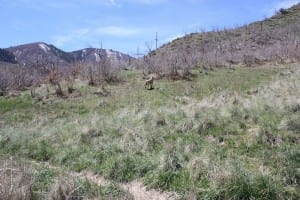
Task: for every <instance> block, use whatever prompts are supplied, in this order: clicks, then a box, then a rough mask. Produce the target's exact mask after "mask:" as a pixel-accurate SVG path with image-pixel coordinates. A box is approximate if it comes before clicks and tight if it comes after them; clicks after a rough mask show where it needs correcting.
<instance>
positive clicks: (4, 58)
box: [0, 49, 17, 63]
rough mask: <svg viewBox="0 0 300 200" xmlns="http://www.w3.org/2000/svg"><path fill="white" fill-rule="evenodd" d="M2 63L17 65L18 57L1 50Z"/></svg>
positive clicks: (0, 59) (0, 58)
mask: <svg viewBox="0 0 300 200" xmlns="http://www.w3.org/2000/svg"><path fill="white" fill-rule="evenodd" d="M0 61H3V62H8V63H17V61H16V57H15V56H14V55H13V54H12V53H11V52H9V51H7V50H5V49H0Z"/></svg>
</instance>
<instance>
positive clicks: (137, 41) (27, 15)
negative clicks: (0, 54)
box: [0, 0, 300, 55]
mask: <svg viewBox="0 0 300 200" xmlns="http://www.w3.org/2000/svg"><path fill="white" fill-rule="evenodd" d="M298 2H300V0H0V25H1V26H0V28H1V30H0V47H1V48H6V47H9V46H15V45H19V44H24V43H31V42H38V41H43V42H46V43H49V44H54V45H55V46H57V47H58V48H61V49H63V50H65V51H73V50H78V49H82V48H87V47H98V48H99V47H101V44H102V47H103V48H107V49H114V50H118V51H122V52H124V53H129V54H132V55H134V54H135V53H137V51H138V49H139V53H143V52H144V51H146V49H147V48H148V47H150V48H152V49H154V48H155V40H154V39H155V34H156V32H157V33H158V45H162V44H164V43H166V42H168V41H170V40H172V39H174V38H176V37H180V36H183V35H185V34H187V33H191V32H196V31H200V30H210V29H212V28H223V27H234V26H238V25H243V24H246V23H250V22H253V21H256V20H262V19H264V18H265V17H268V16H271V15H272V14H274V12H275V10H278V9H279V8H281V7H284V8H287V7H290V6H291V5H294V4H296V3H298Z"/></svg>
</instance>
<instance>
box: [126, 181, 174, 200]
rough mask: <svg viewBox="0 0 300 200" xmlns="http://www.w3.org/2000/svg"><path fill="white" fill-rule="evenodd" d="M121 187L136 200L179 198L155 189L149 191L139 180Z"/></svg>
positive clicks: (169, 199)
mask: <svg viewBox="0 0 300 200" xmlns="http://www.w3.org/2000/svg"><path fill="white" fill-rule="evenodd" d="M121 186H122V188H123V189H124V190H126V191H128V192H129V193H130V194H131V195H132V196H133V197H134V199H136V200H172V199H178V198H179V196H178V195H177V194H175V193H172V192H161V191H158V190H154V189H150V190H147V188H146V187H145V186H144V185H143V183H142V182H140V181H138V180H134V181H132V182H130V183H126V184H122V185H121Z"/></svg>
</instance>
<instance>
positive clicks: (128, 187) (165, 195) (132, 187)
mask: <svg viewBox="0 0 300 200" xmlns="http://www.w3.org/2000/svg"><path fill="white" fill-rule="evenodd" d="M31 163H33V164H35V165H43V166H47V167H49V168H52V169H56V170H61V168H60V167H57V166H53V165H51V164H50V163H48V162H36V161H31ZM70 175H71V176H73V177H79V178H86V179H87V180H89V181H90V182H92V183H94V184H96V185H98V186H107V185H109V184H110V181H109V180H107V179H105V178H104V177H103V176H100V175H97V174H95V173H93V172H92V171H82V172H79V173H78V172H70ZM118 185H119V186H120V188H122V189H123V190H125V191H128V192H129V193H130V194H131V195H132V196H133V198H134V199H135V200H176V199H179V195H178V194H176V193H175V192H161V191H158V190H155V189H150V190H147V188H146V187H145V186H144V184H143V183H142V181H138V180H134V181H131V182H129V183H119V184H118Z"/></svg>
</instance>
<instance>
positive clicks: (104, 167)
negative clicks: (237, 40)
mask: <svg viewBox="0 0 300 200" xmlns="http://www.w3.org/2000/svg"><path fill="white" fill-rule="evenodd" d="M299 69H300V68H299V64H290V65H279V66H272V65H267V66H261V67H256V68H242V67H238V68H236V69H235V70H232V69H230V68H223V69H217V70H213V71H209V72H208V73H203V72H202V71H201V70H199V69H195V70H193V71H192V73H193V77H194V78H193V80H191V81H175V82H173V81H172V82H170V81H168V80H166V79H163V80H160V81H156V82H155V84H154V87H155V89H153V90H146V89H144V87H143V83H144V81H143V80H142V79H141V74H140V72H139V71H135V70H132V71H123V72H122V73H121V74H120V75H119V76H120V77H119V78H120V80H123V82H122V84H120V83H119V84H110V85H107V87H106V90H107V94H106V95H104V96H103V95H101V94H100V96H99V95H97V94H98V93H97V90H98V89H97V88H96V87H91V86H87V83H86V82H82V81H80V80H78V79H77V80H76V81H75V84H74V89H75V91H78V92H80V93H81V95H79V96H69V97H68V98H67V99H65V98H58V97H56V96H55V95H51V94H55V91H54V89H55V88H50V95H48V96H47V91H46V88H45V87H44V86H43V85H42V86H41V87H38V88H37V89H36V93H37V94H39V95H41V96H45V97H46V96H47V98H44V99H43V101H39V100H32V99H31V97H30V92H29V91H24V92H22V93H21V96H19V97H13V98H6V97H0V127H1V128H0V156H1V163H0V167H1V169H2V170H1V171H0V178H1V184H2V185H3V183H4V184H5V183H7V185H9V184H11V181H12V183H13V186H14V187H15V191H19V192H20V194H19V193H14V194H11V193H9V191H10V190H9V187H1V190H0V195H2V196H1V197H3V198H4V199H10V198H8V197H9V195H18V194H19V195H25V194H26V195H27V196H28V198H27V199H31V198H35V199H45V198H52V199H63V197H64V195H67V196H68V195H69V196H72V195H73V196H74V198H75V196H76V197H77V198H98V199H100V198H104V199H118V198H119V199H132V198H133V196H132V193H130V191H131V190H130V185H132V184H133V183H135V181H140V182H142V183H143V184H144V185H146V186H147V187H148V188H153V189H156V190H162V191H169V192H172V193H173V195H170V196H169V199H176V198H182V199H195V198H197V199H299V194H300V191H299V165H300V161H299V153H300V152H299V149H300V148H299V141H300V138H299V133H300V132H299V131H300V117H299V116H300V115H299V112H300V102H299V99H300V98H299V96H300V93H299V91H300V88H299V86H300V82H299V81H300V80H299V77H300V70H299ZM229 80H230V81H229ZM62 87H63V88H65V87H64V82H63V83H62ZM64 92H66V91H64ZM24 169H25V171H24ZM11 170H16V171H11ZM76 173H79V174H80V175H78V176H77V175H75V176H74V174H76ZM89 173H92V174H95V175H97V177H101V180H102V178H103V179H105V180H106V182H108V183H107V184H106V185H101V184H99V181H98V182H97V184H96V183H95V182H96V181H91V180H94V179H91V178H90V179H89V178H88V176H86V175H84V174H89ZM93 176H94V175H93ZM12 177H13V179H11V178H12ZM62 177H63V178H62ZM85 177H86V178H85ZM29 183H30V184H29ZM122 184H124V185H125V186H122ZM28 185H29V186H30V187H29V186H28ZM26 187H28V188H26ZM22 188H23V189H22ZM22 192H23V193H22ZM174 192H175V193H176V194H174ZM4 195H6V196H4ZM55 195H56V196H55ZM7 196H8V197H7ZM16 198H17V197H16ZM160 199H163V198H160Z"/></svg>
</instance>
